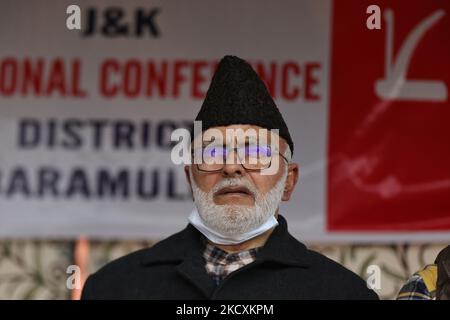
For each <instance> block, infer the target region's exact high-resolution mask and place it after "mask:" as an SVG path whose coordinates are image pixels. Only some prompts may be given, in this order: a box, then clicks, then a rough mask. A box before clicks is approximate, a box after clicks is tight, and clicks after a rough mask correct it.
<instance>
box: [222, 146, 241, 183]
mask: <svg viewBox="0 0 450 320" xmlns="http://www.w3.org/2000/svg"><path fill="white" fill-rule="evenodd" d="M243 174H244V167H243V166H242V164H241V163H240V162H239V160H238V157H237V154H236V152H235V151H231V152H230V154H228V157H227V159H226V161H225V163H224V164H223V168H222V175H223V176H224V177H235V176H242V175H243Z"/></svg>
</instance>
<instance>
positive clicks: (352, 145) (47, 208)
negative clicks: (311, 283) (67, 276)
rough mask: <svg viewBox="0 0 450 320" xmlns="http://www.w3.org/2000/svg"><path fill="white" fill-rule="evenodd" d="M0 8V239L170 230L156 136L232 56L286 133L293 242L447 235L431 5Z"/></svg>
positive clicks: (176, 194)
mask: <svg viewBox="0 0 450 320" xmlns="http://www.w3.org/2000/svg"><path fill="white" fill-rule="evenodd" d="M74 4H75V5H77V6H78V8H79V9H80V10H79V13H80V17H81V29H76V28H75V29H71V28H69V25H70V24H69V23H68V19H69V17H71V15H72V14H73V13H74V12H76V9H73V8H71V9H70V10H68V7H69V6H70V5H74ZM373 5H375V6H373ZM73 10H75V11H73ZM68 12H69V13H68ZM0 17H1V19H0V28H1V29H0V30H1V31H0V42H1V43H2V46H1V47H0V148H1V149H0V150H1V151H0V237H3V238H21V237H27V238H30V237H38V238H72V237H76V236H79V235H85V236H87V237H90V238H123V239H148V238H152V239H158V238H163V237H166V236H169V235H170V234H172V233H174V232H177V231H179V230H180V229H182V228H183V227H184V226H185V225H186V224H187V216H188V214H189V213H190V211H191V208H192V207H193V202H192V199H191V196H190V192H189V189H188V185H187V182H186V178H185V174H184V171H183V167H182V166H179V165H174V164H173V163H172V162H171V158H170V152H171V148H172V146H173V143H172V142H171V141H170V134H171V133H172V132H173V131H174V130H175V129H177V128H190V125H191V123H192V121H193V119H194V117H195V116H196V114H197V112H198V110H199V109H200V106H201V103H202V101H203V99H204V97H205V93H206V90H207V88H208V85H209V82H210V80H211V76H212V74H213V73H214V69H215V67H216V65H217V62H218V61H219V60H220V58H222V57H223V56H224V55H227V54H233V55H237V56H239V57H241V58H244V59H246V60H247V61H249V62H250V63H251V64H252V66H253V67H254V68H255V70H256V71H257V72H258V73H259V75H260V76H261V77H262V78H263V80H264V81H265V83H266V85H267V88H268V90H269V91H270V93H271V94H272V96H273V97H274V99H275V101H276V103H277V105H278V107H279V108H280V111H281V112H282V114H283V116H284V118H285V120H286V122H287V124H288V126H289V130H290V132H291V135H292V137H293V140H294V144H295V153H294V158H293V160H294V161H295V162H297V163H299V164H300V166H301V169H300V180H299V184H298V185H297V188H296V191H295V192H294V194H293V195H292V197H291V200H290V201H289V202H283V203H282V205H281V207H280V213H281V214H282V215H284V216H285V217H286V218H287V220H288V222H289V228H290V232H291V233H292V234H293V235H294V236H296V237H297V238H299V239H300V240H303V241H314V242H341V241H359V242H372V241H374V242H392V241H428V242H430V241H446V240H448V239H449V238H450V182H449V181H450V165H449V164H450V144H449V142H450V139H449V137H450V126H449V123H448V119H449V118H450V102H449V92H448V90H449V84H450V61H449V57H450V45H449V42H448V39H449V38H450V3H449V2H448V1H444V0H442V1H433V2H424V1H420V0H417V1H396V2H395V3H392V2H389V1H377V2H376V4H375V3H371V2H370V1H334V2H333V1H329V0H320V1H317V0H309V1H284V2H283V3H282V4H281V3H279V2H276V1H256V0H255V1H253V0H252V1H245V2H243V3H238V2H221V1H213V2H211V1H203V0H202V1H193V2H192V1H190V2H180V1H152V2H147V1H127V2H126V3H125V2H116V1H78V2H77V3H73V2H69V1H45V2H44V1H33V2H28V1H4V2H2V10H1V12H0ZM377 24H378V27H377Z"/></svg>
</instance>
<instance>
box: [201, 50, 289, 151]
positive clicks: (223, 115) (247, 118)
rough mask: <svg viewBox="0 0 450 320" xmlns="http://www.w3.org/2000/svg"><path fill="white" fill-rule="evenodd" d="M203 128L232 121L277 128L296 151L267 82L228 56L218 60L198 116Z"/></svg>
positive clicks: (226, 124)
mask: <svg viewBox="0 0 450 320" xmlns="http://www.w3.org/2000/svg"><path fill="white" fill-rule="evenodd" d="M195 120H196V121H202V130H203V131H206V130H207V129H209V128H211V127H218V126H228V125H233V124H250V125H256V126H260V127H262V128H266V129H269V130H270V129H278V130H279V135H280V137H282V138H283V139H284V140H286V142H287V144H288V145H289V147H290V149H291V153H293V151H294V143H293V141H292V138H291V135H290V134H289V130H288V127H287V125H286V123H285V122H284V119H283V117H282V115H281V113H280V111H279V110H278V108H277V106H276V104H275V102H274V101H273V99H272V97H271V96H270V94H269V92H268V90H267V88H266V86H265V84H264V82H263V81H262V80H261V78H260V77H259V76H258V74H257V73H256V72H255V71H254V70H253V68H252V67H251V66H250V65H249V64H248V63H247V62H246V61H244V60H242V59H240V58H238V57H235V56H225V57H223V58H222V60H221V61H220V62H219V64H218V66H217V69H216V72H215V73H214V76H213V78H212V81H211V84H210V86H209V89H208V92H207V93H206V97H205V100H204V101H203V104H202V107H201V109H200V111H199V113H198V115H197V117H196V118H195Z"/></svg>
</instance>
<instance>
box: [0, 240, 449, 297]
mask: <svg viewBox="0 0 450 320" xmlns="http://www.w3.org/2000/svg"><path fill="white" fill-rule="evenodd" d="M152 243H153V242H151V241H149V242H91V243H90V255H89V272H94V271H95V270H97V269H98V268H99V267H101V266H102V265H104V264H105V263H107V262H108V261H111V260H113V259H115V258H118V257H120V256H122V255H124V254H126V253H128V252H131V251H134V250H137V249H139V248H142V247H144V246H151V245H152ZM444 246H445V245H444V244H442V245H436V244H434V245H431V244H421V245H419V244H414V245H408V244H403V245H396V244H393V245H383V246H372V245H345V244H342V245H314V244H311V245H310V248H313V249H315V250H317V251H320V252H322V253H323V254H325V255H327V256H328V257H330V258H331V259H334V260H336V261H338V262H340V263H342V264H343V265H345V266H346V267H347V268H349V269H351V270H353V271H354V272H356V273H358V274H359V275H361V276H363V277H366V276H367V274H366V270H367V269H366V268H367V266H368V265H373V264H375V265H378V266H379V267H380V269H381V290H379V291H378V293H379V295H380V297H381V298H383V299H393V298H394V297H395V296H396V293H397V292H398V290H399V289H400V287H401V285H402V283H403V282H404V281H405V280H406V279H407V278H408V277H409V276H410V275H411V274H412V273H413V272H414V271H416V270H418V269H419V268H421V267H422V266H423V265H425V264H428V263H432V262H433V261H434V258H435V257H436V255H437V253H438V252H439V251H440V250H441V249H442V248H443V247H444ZM72 257H73V242H70V241H2V242H0V299H68V298H70V292H69V290H68V289H66V279H67V276H68V275H67V274H66V268H67V266H69V265H71V264H73V260H72Z"/></svg>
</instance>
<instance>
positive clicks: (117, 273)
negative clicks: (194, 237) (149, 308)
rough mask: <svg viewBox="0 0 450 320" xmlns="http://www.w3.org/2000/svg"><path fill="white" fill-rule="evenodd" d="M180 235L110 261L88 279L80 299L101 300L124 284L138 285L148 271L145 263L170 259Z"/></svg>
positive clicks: (120, 288) (177, 234)
mask: <svg viewBox="0 0 450 320" xmlns="http://www.w3.org/2000/svg"><path fill="white" fill-rule="evenodd" d="M180 233H181V232H179V233H176V234H174V235H172V236H170V237H168V238H166V239H164V240H161V241H159V242H157V243H156V244H154V245H153V246H151V247H147V248H143V249H140V250H137V251H134V252H131V253H129V254H127V255H125V256H123V257H120V258H117V259H115V260H113V261H110V262H109V263H107V264H106V265H104V266H103V267H101V268H100V269H99V270H98V271H96V272H95V273H93V274H91V275H90V276H89V277H88V279H87V280H86V283H85V286H84V289H83V295H82V298H83V299H99V298H100V299H101V298H102V297H104V296H105V295H104V294H103V293H105V292H109V291H114V290H116V291H120V290H122V289H123V288H122V286H123V285H124V284H126V286H130V285H132V284H133V283H139V282H140V281H141V280H142V277H145V274H146V273H145V274H144V272H146V270H150V269H148V268H145V266H146V261H158V260H160V259H164V257H170V255H171V254H172V252H173V250H175V248H176V247H177V243H178V242H179V241H180ZM106 296H108V295H106Z"/></svg>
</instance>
